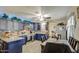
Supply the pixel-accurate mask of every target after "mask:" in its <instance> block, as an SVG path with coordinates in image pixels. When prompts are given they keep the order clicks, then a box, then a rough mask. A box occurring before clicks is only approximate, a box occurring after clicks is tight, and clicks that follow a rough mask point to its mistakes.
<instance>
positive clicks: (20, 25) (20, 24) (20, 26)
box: [18, 22, 23, 30]
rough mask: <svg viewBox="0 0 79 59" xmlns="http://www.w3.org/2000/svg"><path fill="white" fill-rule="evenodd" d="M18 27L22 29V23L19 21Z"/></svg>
mask: <svg viewBox="0 0 79 59" xmlns="http://www.w3.org/2000/svg"><path fill="white" fill-rule="evenodd" d="M18 29H19V30H23V23H21V22H19V24H18Z"/></svg>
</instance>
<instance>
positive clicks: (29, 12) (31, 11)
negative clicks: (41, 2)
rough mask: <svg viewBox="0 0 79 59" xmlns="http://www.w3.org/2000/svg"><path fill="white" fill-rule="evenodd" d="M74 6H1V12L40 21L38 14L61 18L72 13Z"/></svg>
mask: <svg viewBox="0 0 79 59" xmlns="http://www.w3.org/2000/svg"><path fill="white" fill-rule="evenodd" d="M74 8H75V7H73V6H4V7H3V6H0V12H5V13H7V14H8V15H16V16H19V17H23V18H32V19H33V21H39V17H38V14H40V13H41V14H42V15H48V17H51V19H52V20H53V19H59V18H63V17H65V16H67V14H69V13H71V12H72V10H73V9H74Z"/></svg>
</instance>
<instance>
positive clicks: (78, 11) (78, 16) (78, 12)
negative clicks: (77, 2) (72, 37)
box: [77, 7, 79, 19]
mask: <svg viewBox="0 0 79 59" xmlns="http://www.w3.org/2000/svg"><path fill="white" fill-rule="evenodd" d="M77 18H78V19H79V7H77Z"/></svg>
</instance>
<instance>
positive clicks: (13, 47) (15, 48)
mask: <svg viewBox="0 0 79 59" xmlns="http://www.w3.org/2000/svg"><path fill="white" fill-rule="evenodd" d="M25 43H26V40H25V39H20V40H17V41H12V42H8V49H7V52H8V53H21V52H22V46H23V45H24V44H25Z"/></svg>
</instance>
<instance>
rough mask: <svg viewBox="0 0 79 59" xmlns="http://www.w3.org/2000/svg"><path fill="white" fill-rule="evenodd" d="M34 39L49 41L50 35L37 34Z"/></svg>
mask: <svg viewBox="0 0 79 59" xmlns="http://www.w3.org/2000/svg"><path fill="white" fill-rule="evenodd" d="M34 39H36V40H42V39H43V40H47V39H48V35H46V34H35V36H34Z"/></svg>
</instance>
